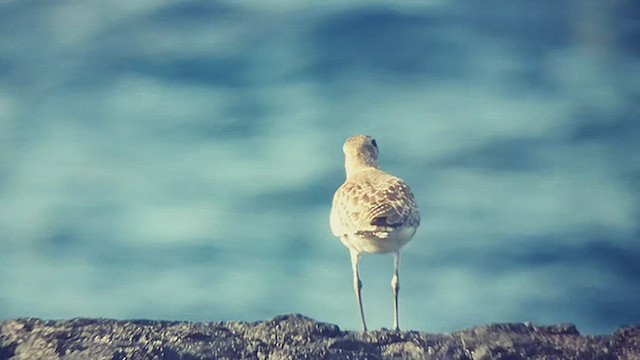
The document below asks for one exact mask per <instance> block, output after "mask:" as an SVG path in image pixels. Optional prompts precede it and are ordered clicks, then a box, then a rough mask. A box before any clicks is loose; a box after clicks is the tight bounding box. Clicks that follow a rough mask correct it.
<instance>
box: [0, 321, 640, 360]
mask: <svg viewBox="0 0 640 360" xmlns="http://www.w3.org/2000/svg"><path fill="white" fill-rule="evenodd" d="M237 358H246V359H266V358H269V359H473V360H478V359H639V360H640V326H638V327H626V328H622V329H620V330H618V331H616V332H615V333H614V334H613V335H606V336H581V335H580V334H579V333H578V331H577V330H576V328H575V327H574V326H573V325H554V326H533V325H531V324H497V325H488V326H481V327H476V328H472V329H468V330H464V331H460V332H455V333H452V334H428V333H421V332H416V331H403V332H393V331H389V330H378V331H371V332H368V333H361V332H349V331H341V330H340V328H338V326H336V325H332V324H326V323H321V322H317V321H315V320H312V319H309V318H306V317H304V316H301V315H284V316H278V317H276V318H274V319H272V320H268V321H261V322H255V323H246V322H214V323H190V322H168V321H147V320H138V321H116V320H109V319H73V320H64V321H44V320H40V319H19V320H6V321H2V322H0V359H29V360H32V359H114V360H121V359H122V360H124V359H189V360H195V359H237Z"/></svg>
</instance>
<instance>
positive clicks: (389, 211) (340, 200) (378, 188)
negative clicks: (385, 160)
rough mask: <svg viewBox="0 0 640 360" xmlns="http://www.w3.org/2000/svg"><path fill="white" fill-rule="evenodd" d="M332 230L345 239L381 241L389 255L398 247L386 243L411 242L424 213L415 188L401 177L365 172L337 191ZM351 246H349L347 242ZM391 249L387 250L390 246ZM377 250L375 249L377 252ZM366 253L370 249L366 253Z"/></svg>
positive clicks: (378, 171)
mask: <svg viewBox="0 0 640 360" xmlns="http://www.w3.org/2000/svg"><path fill="white" fill-rule="evenodd" d="M330 219H331V231H332V232H333V234H334V235H335V236H337V237H340V238H341V239H342V240H343V242H344V241H345V237H347V238H351V239H350V242H353V241H355V240H356V239H355V238H360V239H370V240H372V241H378V242H380V243H381V246H383V248H381V249H380V251H367V252H387V251H391V250H393V249H394V247H395V246H391V245H392V244H388V245H387V246H385V244H384V242H385V240H386V241H400V242H401V243H400V244H397V247H399V246H402V245H403V244H404V242H406V241H408V240H409V239H410V238H411V237H412V236H413V234H414V233H415V229H417V227H418V225H419V224H420V211H419V210H418V206H417V204H416V201H415V197H414V196H413V193H412V192H411V189H410V188H409V186H407V184H406V183H405V182H404V181H403V180H402V179H400V178H397V177H395V176H392V175H390V174H387V173H385V172H383V171H381V170H379V169H374V168H372V169H368V170H365V171H361V172H359V173H357V174H355V175H354V176H352V177H350V178H348V179H347V180H346V181H345V182H344V184H342V186H340V188H339V189H338V190H337V191H336V193H335V195H334V198H333V207H332V209H331V217H330ZM345 244H346V245H347V246H350V245H349V244H347V243H345ZM388 246H391V247H390V248H389V249H390V250H387V249H386V247H388ZM374 250H375V249H374ZM365 251H366V250H365Z"/></svg>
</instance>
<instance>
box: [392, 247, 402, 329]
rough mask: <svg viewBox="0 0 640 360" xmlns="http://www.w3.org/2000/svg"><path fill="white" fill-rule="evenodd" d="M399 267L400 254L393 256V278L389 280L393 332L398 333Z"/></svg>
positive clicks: (396, 253)
mask: <svg viewBox="0 0 640 360" xmlns="http://www.w3.org/2000/svg"><path fill="white" fill-rule="evenodd" d="M399 267H400V252H399V251H396V252H395V253H394V254H393V278H391V288H392V289H393V330H395V331H400V327H398V292H399V291H400V280H399V279H398V268H399Z"/></svg>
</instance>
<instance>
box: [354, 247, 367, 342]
mask: <svg viewBox="0 0 640 360" xmlns="http://www.w3.org/2000/svg"><path fill="white" fill-rule="evenodd" d="M350 254H351V267H352V269H353V289H354V290H355V292H356V300H357V301H358V307H359V308H360V317H361V318H362V328H363V329H364V331H367V323H366V322H365V320H364V310H363V309H362V297H361V296H360V290H362V281H360V274H359V273H358V263H359V261H360V254H358V253H357V252H355V251H350Z"/></svg>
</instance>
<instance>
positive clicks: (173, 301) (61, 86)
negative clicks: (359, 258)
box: [0, 0, 640, 333]
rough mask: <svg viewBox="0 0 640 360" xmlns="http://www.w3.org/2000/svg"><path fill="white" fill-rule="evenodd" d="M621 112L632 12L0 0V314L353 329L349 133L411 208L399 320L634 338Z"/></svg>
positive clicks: (628, 2)
mask: <svg viewBox="0 0 640 360" xmlns="http://www.w3.org/2000/svg"><path fill="white" fill-rule="evenodd" d="M639 104H640V4H639V3H638V2H637V1H633V0H617V1H606V2H603V1H598V0H580V1H578V0H561V1H558V0H548V1H525V0H516V1H514V0H490V1H483V2H477V1H473V0H464V1H450V0H432V1H404V2H398V1H390V0H389V1H384V0H340V1H338V0H335V1H323V2H299V1H293V0H272V1H257V0H253V1H231V0H229V1H179V0H163V1H158V0H138V1H130V0H113V1H109V2H101V1H86V0H81V1H29V0H15V1H11V0H3V1H0V318H4V319H7V318H17V317H31V316H33V317H43V318H49V319H58V318H71V317H80V316H82V317H112V318H119V319H129V318H149V319H166V320H193V321H218V320H248V321H255V320H262V319H267V318H270V317H273V316H275V315H277V314H283V313H302V314H304V315H306V316H310V317H313V318H315V319H318V320H321V321H326V322H332V323H336V324H338V325H340V326H341V327H342V328H343V329H359V328H360V320H359V315H358V313H357V307H356V302H355V297H354V294H353V289H352V280H351V267H350V263H349V256H348V251H347V249H346V248H345V247H344V246H343V245H342V244H341V243H340V241H339V240H337V239H335V238H334V237H333V236H332V235H331V232H330V229H329V223H328V222H329V219H328V216H329V211H330V207H331V200H332V196H333V193H334V191H335V190H336V189H337V188H338V186H339V185H340V184H341V183H342V181H343V180H344V169H343V158H342V152H341V146H342V143H343V142H344V140H345V139H346V138H347V137H349V136H352V135H355V134H370V135H372V136H374V137H375V138H376V139H377V140H378V144H379V146H380V149H381V159H380V161H381V164H382V167H383V169H385V170H388V171H390V172H392V173H394V174H397V175H399V176H401V177H403V178H404V179H405V180H406V181H407V182H408V183H409V184H410V185H411V186H412V188H413V190H414V193H415V194H416V197H417V199H418V201H419V204H420V206H421V208H422V213H423V221H422V225H421V228H420V229H419V231H418V233H417V235H416V236H415V238H414V239H413V241H412V242H411V243H409V244H408V245H407V246H406V247H405V249H404V251H403V257H402V267H401V270H400V278H401V291H400V325H401V327H403V328H404V329H417V330H422V331H429V332H443V331H452V330H459V329H463V328H465V327H470V326H474V325H480V324H485V323H490V322H510V321H532V322H534V323H537V324H551V323H558V322H573V323H576V324H577V326H578V329H579V330H581V331H582V332H584V333H606V332H610V331H612V330H613V329H615V328H617V327H618V326H620V325H625V324H631V323H636V324H637V323H639V322H640V306H638V304H640V260H639V259H640V242H639V241H640V225H639V224H640V221H639V220H640V196H639V194H640V192H639V190H640V151H639V150H640V149H639V148H640V147H639V146H638V143H639V142H640V121H639V119H640V105H639ZM392 270H393V264H392V257H391V256H374V255H370V256H365V257H364V258H363V263H362V266H361V273H362V277H363V282H364V289H363V296H364V303H365V311H366V313H367V318H368V320H369V325H370V326H371V327H372V328H380V327H388V328H390V327H391V326H392V320H393V312H392V292H391V287H390V281H391V275H392Z"/></svg>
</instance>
